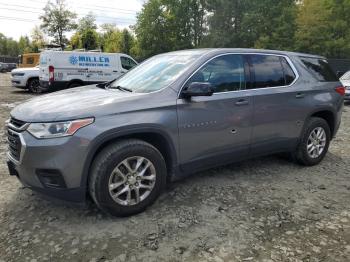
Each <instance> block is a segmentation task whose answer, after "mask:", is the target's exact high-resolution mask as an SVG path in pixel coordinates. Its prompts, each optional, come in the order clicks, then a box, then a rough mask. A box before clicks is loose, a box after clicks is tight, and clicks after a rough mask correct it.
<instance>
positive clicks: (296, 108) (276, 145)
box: [248, 54, 305, 156]
mask: <svg viewBox="0 0 350 262" xmlns="http://www.w3.org/2000/svg"><path fill="white" fill-rule="evenodd" d="M248 61H249V64H250V67H251V71H252V74H253V79H254V80H253V85H252V95H253V103H254V119H253V132H252V146H251V155H253V156H257V155H263V154H268V153H274V152H279V151H285V150H290V149H292V148H293V147H294V146H295V145H296V143H297V141H298V140H297V139H298V137H299V134H300V132H301V128H302V122H303V120H304V117H305V116H304V112H303V110H302V108H303V107H302V103H303V98H304V96H303V93H302V87H301V86H297V85H295V84H294V82H295V81H296V80H297V78H298V73H297V71H296V70H295V69H294V67H293V65H292V64H291V61H290V60H289V58H287V57H285V56H279V55H265V54H252V55H248Z"/></svg>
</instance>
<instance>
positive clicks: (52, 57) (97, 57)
mask: <svg viewBox="0 0 350 262" xmlns="http://www.w3.org/2000/svg"><path fill="white" fill-rule="evenodd" d="M136 65H137V62H136V61H135V60H134V59H133V58H132V57H130V56H128V55H125V54H119V53H100V52H76V51H53V50H48V51H43V52H41V54H40V72H39V79H40V87H41V88H42V89H43V90H57V89H64V88H71V87H77V86H83V85H89V84H96V83H101V82H107V81H111V80H113V79H116V78H118V77H120V76H121V75H122V74H124V73H126V72H127V71H128V70H130V69H131V68H133V67H135V66H136Z"/></svg>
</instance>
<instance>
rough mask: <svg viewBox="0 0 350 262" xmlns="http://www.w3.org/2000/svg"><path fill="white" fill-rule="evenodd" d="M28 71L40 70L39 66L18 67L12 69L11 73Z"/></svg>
mask: <svg viewBox="0 0 350 262" xmlns="http://www.w3.org/2000/svg"><path fill="white" fill-rule="evenodd" d="M27 71H39V67H27V68H16V69H13V70H12V71H11V73H21V72H27Z"/></svg>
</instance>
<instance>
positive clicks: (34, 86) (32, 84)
mask: <svg viewBox="0 0 350 262" xmlns="http://www.w3.org/2000/svg"><path fill="white" fill-rule="evenodd" d="M27 87H28V89H29V91H30V92H32V93H34V94H40V93H42V90H41V88H40V83H39V79H38V78H32V79H29V81H28V85H27Z"/></svg>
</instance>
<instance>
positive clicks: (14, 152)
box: [7, 129, 22, 161]
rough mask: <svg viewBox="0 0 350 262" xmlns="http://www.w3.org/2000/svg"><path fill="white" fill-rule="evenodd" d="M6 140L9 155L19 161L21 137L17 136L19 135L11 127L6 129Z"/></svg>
mask: <svg viewBox="0 0 350 262" xmlns="http://www.w3.org/2000/svg"><path fill="white" fill-rule="evenodd" d="M7 142H8V144H9V151H10V155H11V156H12V157H13V158H14V159H15V160H17V161H19V160H20V156H21V149H22V144H21V139H20V138H19V135H18V134H17V133H15V132H13V131H12V130H11V129H8V130H7Z"/></svg>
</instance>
